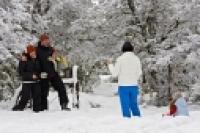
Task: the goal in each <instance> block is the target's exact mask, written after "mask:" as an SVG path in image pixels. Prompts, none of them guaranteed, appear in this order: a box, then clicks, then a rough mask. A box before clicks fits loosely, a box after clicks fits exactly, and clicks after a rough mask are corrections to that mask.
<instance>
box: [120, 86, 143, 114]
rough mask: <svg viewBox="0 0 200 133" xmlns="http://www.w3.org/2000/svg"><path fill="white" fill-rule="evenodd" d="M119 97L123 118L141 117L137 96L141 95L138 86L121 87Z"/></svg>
mask: <svg viewBox="0 0 200 133" xmlns="http://www.w3.org/2000/svg"><path fill="white" fill-rule="evenodd" d="M118 91H119V97H120V102H121V108H122V113H123V117H131V112H132V115H133V116H140V110H139V107H138V102H137V96H138V94H139V88H138V86H119V90H118Z"/></svg>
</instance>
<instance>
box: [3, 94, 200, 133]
mask: <svg viewBox="0 0 200 133" xmlns="http://www.w3.org/2000/svg"><path fill="white" fill-rule="evenodd" d="M56 97H57V93H56V92H51V93H50V97H49V101H50V110H49V111H45V112H41V113H33V112H32V111H30V110H26V111H24V112H13V111H8V108H9V107H8V105H11V103H1V106H0V107H1V109H0V125H1V126H0V133H131V132H134V133H189V132H190V133H199V132H200V126H199V121H200V111H198V110H199V109H200V108H199V106H190V110H191V111H190V116H189V117H164V118H162V113H164V112H165V111H166V110H167V108H166V107H164V108H157V107H152V106H142V107H140V108H141V110H142V117H141V118H132V119H124V118H122V117H121V114H120V107H119V103H118V100H119V99H118V97H117V96H112V95H111V94H109V95H102V94H99V93H96V94H93V95H92V94H81V108H80V109H79V110H77V109H73V110H72V111H71V112H66V111H60V107H59V104H58V100H57V99H55V98H56ZM89 103H94V104H100V105H101V108H91V107H90V104H89Z"/></svg>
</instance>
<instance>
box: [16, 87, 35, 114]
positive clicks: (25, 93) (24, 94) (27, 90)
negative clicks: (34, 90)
mask: <svg viewBox="0 0 200 133" xmlns="http://www.w3.org/2000/svg"><path fill="white" fill-rule="evenodd" d="M20 93H21V99H20V100H19V103H18V104H17V105H15V107H13V110H14V111H15V110H24V109H25V107H26V105H27V102H28V100H29V99H30V94H31V84H23V85H22V91H21V92H20Z"/></svg>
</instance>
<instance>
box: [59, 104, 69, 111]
mask: <svg viewBox="0 0 200 133" xmlns="http://www.w3.org/2000/svg"><path fill="white" fill-rule="evenodd" d="M61 109H62V110H65V111H71V109H70V108H69V107H68V106H67V104H66V103H63V104H62V105H61Z"/></svg>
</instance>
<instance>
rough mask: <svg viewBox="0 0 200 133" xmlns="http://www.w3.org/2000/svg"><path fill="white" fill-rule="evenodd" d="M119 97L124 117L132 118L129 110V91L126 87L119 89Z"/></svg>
mask: <svg viewBox="0 0 200 133" xmlns="http://www.w3.org/2000/svg"><path fill="white" fill-rule="evenodd" d="M119 97H120V103H121V109H122V114H123V117H128V118H129V117H131V112H130V109H129V104H130V103H129V90H128V88H127V87H125V86H120V87H119Z"/></svg>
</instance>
